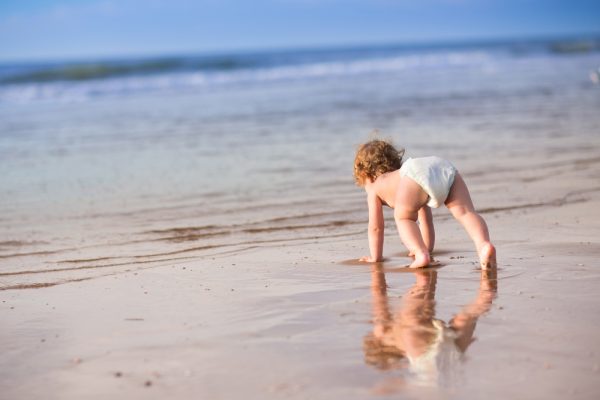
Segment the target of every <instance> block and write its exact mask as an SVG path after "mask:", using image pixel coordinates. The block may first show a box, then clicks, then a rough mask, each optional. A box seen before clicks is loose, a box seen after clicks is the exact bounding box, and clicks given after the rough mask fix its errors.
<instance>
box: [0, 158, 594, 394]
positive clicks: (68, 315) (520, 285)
mask: <svg viewBox="0 0 600 400" xmlns="http://www.w3.org/2000/svg"><path fill="white" fill-rule="evenodd" d="M582 160H583V161H582ZM599 163H600V159H598V158H593V157H587V158H586V157H582V158H581V159H580V158H577V157H576V158H572V159H571V161H570V162H569V163H567V164H564V165H563V164H553V163H551V162H550V163H547V162H542V165H543V167H542V168H541V170H540V174H537V172H536V171H535V170H533V171H532V170H528V169H525V170H524V171H523V172H520V173H519V172H516V171H518V170H519V169H518V166H517V167H515V168H513V169H510V170H508V171H498V172H497V173H495V175H494V174H487V175H484V176H482V177H481V178H477V177H476V176H475V177H472V179H470V178H469V176H468V175H467V176H466V179H467V180H468V181H469V183H470V187H472V188H473V196H474V199H475V201H476V205H477V204H482V205H484V206H486V205H488V204H489V205H493V204H500V206H496V207H489V206H488V209H487V213H486V214H485V218H486V220H487V221H488V223H489V225H490V230H491V234H492V238H493V240H494V243H495V244H496V246H497V249H498V260H499V268H498V271H497V273H498V277H497V280H495V282H496V284H497V291H496V294H495V295H494V296H493V299H492V300H491V303H490V304H489V310H487V311H486V312H483V313H482V315H480V316H479V317H478V318H477V321H476V324H475V326H474V333H473V338H474V339H476V341H474V342H473V343H472V344H471V345H470V346H469V348H468V349H467V350H466V352H465V354H464V360H463V361H461V362H460V364H459V366H458V367H456V371H457V373H458V375H460V376H457V377H455V378H456V379H457V381H453V382H450V384H449V385H448V386H438V387H431V386H422V385H421V384H417V383H415V381H414V378H413V377H412V376H413V375H412V374H411V373H410V365H407V361H406V359H404V361H403V363H404V364H402V363H401V365H400V366H399V367H398V369H392V370H388V371H380V370H378V369H377V368H374V367H373V366H370V365H368V364H365V360H364V357H365V354H364V352H363V349H362V342H363V338H364V337H365V335H368V333H369V332H370V331H372V330H373V329H374V328H373V325H372V322H371V321H373V318H374V316H373V309H372V308H373V306H374V304H375V303H376V302H377V300H376V299H375V298H374V297H373V294H372V285H373V282H372V279H373V278H372V277H373V275H372V274H373V270H372V267H371V266H368V265H350V264H351V263H349V262H348V260H349V259H354V258H358V257H359V256H361V255H363V254H362V253H364V252H365V251H367V249H366V236H365V235H363V234H358V233H357V234H348V233H347V232H343V234H344V235H343V236H342V237H333V233H334V232H335V230H336V229H337V230H338V231H339V230H342V229H344V227H343V226H341V227H334V229H333V231H332V232H330V231H329V230H328V228H323V227H318V228H316V229H317V231H320V234H321V235H320V236H317V237H316V238H314V237H313V238H307V239H301V240H298V241H290V240H289V239H288V240H286V241H283V242H279V243H280V244H281V245H276V244H266V243H262V244H254V245H247V247H248V248H246V249H237V248H234V249H231V250H235V251H233V252H230V253H226V252H223V253H221V254H219V253H218V252H213V253H207V254H204V255H199V256H198V255H196V256H195V257H194V258H189V259H181V260H177V261H172V260H170V261H164V262H163V263H164V265H158V266H150V267H148V268H146V267H141V268H139V269H138V268H134V267H133V266H132V265H130V264H128V263H127V262H124V263H123V267H122V268H123V269H119V270H114V271H111V274H107V276H102V277H98V276H93V277H87V276H79V275H78V276H77V277H78V278H82V277H83V278H85V279H87V280H81V281H79V282H71V283H66V284H60V285H56V286H53V287H44V288H40V289H23V290H2V291H0V299H1V301H2V303H0V304H1V308H0V319H1V320H2V321H3V322H2V326H3V329H2V333H1V334H0V343H1V344H2V348H3V349H4V351H3V355H2V356H1V357H0V371H2V373H1V374H0V386H1V387H3V388H5V389H4V393H5V395H6V396H8V397H9V398H15V399H16V398H30V397H33V396H41V395H44V396H45V397H49V398H61V399H69V398H80V397H82V396H85V397H86V398H88V397H89V398H106V397H109V396H110V397H114V396H117V397H127V398H142V397H144V398H147V397H151V398H161V397H164V396H172V397H190V396H197V395H201V396H203V397H210V398H232V397H240V396H244V397H247V398H280V397H281V396H284V395H285V396H289V397H292V398H307V397H310V398H316V399H319V398H323V399H325V398H332V397H341V396H344V397H347V398H350V399H353V398H356V399H363V398H371V397H372V398H378V397H380V396H381V395H382V394H393V393H403V394H405V395H407V396H409V397H410V396H415V397H421V396H436V397H437V396H447V397H450V398H463V399H464V398H467V399H469V398H472V399H477V398H481V396H483V395H486V396H490V394H491V393H494V395H493V396H492V397H493V398H507V397H509V398H510V397H513V398H514V397H515V396H516V397H527V398H533V399H535V398H563V397H564V396H569V398H573V399H587V398H593V397H595V396H596V395H597V394H598V393H600V385H599V384H598V383H597V382H598V376H599V374H600V370H599V366H600V353H599V352H597V351H596V350H595V349H598V348H600V341H599V339H598V338H597V335H596V334H595V331H596V329H597V328H598V321H597V320H596V319H595V315H597V314H598V311H600V310H599V308H600V306H599V304H600V301H599V300H600V294H599V293H598V291H597V287H598V284H599V283H600V273H599V272H598V268H599V265H598V262H597V260H598V256H600V243H598V241H597V240H595V239H594V238H597V237H598V233H599V232H598V227H597V220H596V219H595V218H594V217H593V215H595V214H594V210H596V209H598V207H600V187H597V186H595V185H594V183H595V182H597V181H596V180H595V178H596V177H597V172H596V171H597V170H598V164H599ZM556 171H561V172H560V174H559V175H557V174H556ZM515 173H516V174H517V177H519V178H520V179H522V180H523V181H524V182H526V186H523V187H522V191H521V192H515V191H512V192H506V185H509V184H510V182H506V181H505V176H513V178H514V175H515ZM536 193H540V194H541V193H543V194H544V196H545V197H546V198H547V199H548V200H547V201H546V202H540V201H538V198H537V197H536ZM569 193H571V195H570V196H569ZM511 196H512V198H513V202H514V204H517V205H518V204H521V205H522V206H519V207H512V208H507V207H504V206H502V205H501V204H505V203H503V202H504V201H505V200H506V199H507V198H511ZM521 196H523V199H524V200H521V201H520V202H517V201H516V200H517V199H519V198H520V197H521ZM525 199H527V200H525ZM561 199H563V200H561ZM565 199H566V200H565ZM354 200H356V199H354ZM354 200H353V201H354ZM484 209H485V208H484ZM437 214H438V215H436V217H435V219H434V220H435V224H436V232H437V236H438V240H437V250H436V255H435V257H436V259H438V260H439V261H440V262H441V263H442V266H441V267H440V268H438V269H436V270H435V271H436V276H437V278H436V279H437V285H436V289H435V291H434V292H435V293H434V298H435V303H434V305H435V312H434V316H435V318H436V319H439V320H441V321H444V323H446V324H448V323H449V321H452V318H453V316H454V315H456V313H457V312H458V311H459V310H461V309H463V307H464V306H465V305H466V304H469V302H471V301H473V298H476V296H477V291H478V287H479V285H480V283H479V282H480V275H481V273H480V271H478V270H477V269H476V265H477V260H476V256H475V251H474V249H472V248H471V247H472V244H471V243H470V242H469V241H468V238H467V237H466V234H465V233H464V232H462V231H461V229H462V228H460V226H459V225H458V224H457V223H456V222H455V221H453V220H452V219H451V218H450V217H449V216H448V215H446V213H444V212H443V211H442V212H439V213H437ZM586 216H587V217H586ZM356 222H357V223H359V222H362V220H360V219H358V220H357V221H356ZM389 228H390V227H389V226H388V229H387V235H386V247H385V255H386V256H387V257H388V261H386V262H385V263H384V265H383V267H384V269H383V270H382V271H381V272H382V273H383V274H384V275H385V278H386V282H387V286H388V289H387V295H386V299H387V301H388V302H389V307H390V310H391V311H390V312H391V313H392V315H394V313H397V312H402V310H404V309H405V308H403V306H402V303H400V304H399V303H398V302H399V301H400V299H402V298H405V296H406V295H407V293H409V290H410V288H411V287H412V286H413V285H414V284H415V277H416V275H415V272H404V273H402V271H401V270H399V269H398V268H397V267H398V266H401V265H403V263H405V262H406V261H407V260H408V258H405V257H403V255H404V254H405V253H404V250H403V249H402V246H401V244H400V242H399V240H398V239H397V238H396V237H395V234H394V231H393V230H392V229H389ZM358 230H360V228H359V229H358ZM276 243H277V242H276ZM223 250H225V249H223ZM34 257H37V256H34ZM128 265H129V266H128ZM91 268H94V267H93V266H92V267H91ZM98 268H99V269H100V268H101V267H100V266H98ZM127 269H129V271H127ZM88 278H89V279H88ZM8 279H13V278H12V277H10V276H6V275H2V276H0V280H2V282H3V283H4V284H5V283H6V281H7V280H8Z"/></svg>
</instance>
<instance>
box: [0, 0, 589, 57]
mask: <svg viewBox="0 0 600 400" xmlns="http://www.w3.org/2000/svg"><path fill="white" fill-rule="evenodd" d="M579 33H600V1H598V0H570V1H566V0H560V1H559V0H245V1H243V0H2V1H0V60H2V61H8V60H29V59H61V58H93V57H106V56H123V55H132V56H135V55H155V54H177V53H179V54H181V53H201V52H222V51H235V50H252V49H264V48H289V47H314V46H329V45H352V44H363V43H390V42H399V43H403V42H407V43H411V42H431V41H448V40H450V41H451V40H463V39H468V40H478V39H492V38H507V37H510V38H514V37H527V36H540V35H543V36H547V35H553V36H560V35H576V34H579Z"/></svg>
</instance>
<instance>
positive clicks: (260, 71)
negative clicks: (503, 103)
mask: <svg viewBox="0 0 600 400" xmlns="http://www.w3.org/2000/svg"><path fill="white" fill-rule="evenodd" d="M598 51H600V39H585V40H583V39H578V40H574V39H571V40H552V41H512V42H490V43H462V44H432V45H420V46H408V45H388V46H363V47H346V48H331V49H316V50H310V49H303V50H289V51H271V52H256V53H239V54H220V55H203V56H178V57H158V58H144V59H120V60H97V61H81V62H74V61H70V62H52V63H26V64H4V65H0V103H28V102H31V101H39V100H42V101H43V100H51V101H80V100H86V99H90V98H94V97H98V96H104V95H123V94H127V93H132V92H140V91H156V90H173V89H175V90H185V89H194V88H197V87H202V86H206V85H215V84H217V85H221V84H231V83H247V82H265V81H275V80H298V79H313V78H322V77H331V76H348V75H355V74H368V73H380V72H394V71H404V70H416V69H427V68H440V67H442V68H444V67H447V68H451V67H453V66H461V67H464V66H469V65H473V66H484V67H485V66H486V65H493V64H494V63H495V62H497V61H499V60H502V59H505V58H515V57H523V56H525V55H529V56H531V55H538V56H542V57H543V56H550V57H552V56H561V55H565V54H573V53H581V52H598Z"/></svg>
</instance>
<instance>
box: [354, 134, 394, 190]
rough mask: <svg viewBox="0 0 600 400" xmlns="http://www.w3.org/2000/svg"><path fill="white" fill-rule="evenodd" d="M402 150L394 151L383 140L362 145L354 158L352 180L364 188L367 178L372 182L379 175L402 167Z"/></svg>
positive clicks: (390, 145) (392, 147) (389, 144)
mask: <svg viewBox="0 0 600 400" xmlns="http://www.w3.org/2000/svg"><path fill="white" fill-rule="evenodd" d="M403 155H404V149H400V150H396V148H395V147H394V146H392V144H391V143H389V142H387V141H385V140H379V139H375V140H371V141H369V142H367V143H365V144H362V145H361V146H360V147H359V148H358V151H357V152H356V157H355V158H354V180H355V182H356V184H357V185H358V186H364V185H365V181H366V180H367V178H369V179H371V180H372V181H374V180H375V179H377V177H378V176H379V175H382V174H385V173H386V172H390V171H395V170H397V169H398V168H400V166H401V165H402V156H403Z"/></svg>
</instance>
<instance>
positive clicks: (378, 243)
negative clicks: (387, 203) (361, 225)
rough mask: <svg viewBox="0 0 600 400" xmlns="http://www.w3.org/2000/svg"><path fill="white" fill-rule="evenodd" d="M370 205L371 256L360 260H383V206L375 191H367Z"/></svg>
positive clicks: (369, 233) (369, 232)
mask: <svg viewBox="0 0 600 400" xmlns="http://www.w3.org/2000/svg"><path fill="white" fill-rule="evenodd" d="M367 202H368V205H369V228H368V235H369V251H370V253H371V256H370V257H363V258H361V259H360V261H367V262H376V261H381V259H382V255H383V206H382V204H381V199H379V197H378V196H377V194H375V192H374V191H371V192H367Z"/></svg>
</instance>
